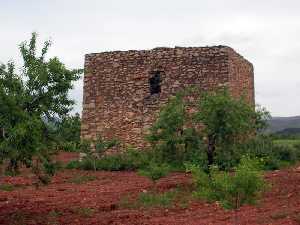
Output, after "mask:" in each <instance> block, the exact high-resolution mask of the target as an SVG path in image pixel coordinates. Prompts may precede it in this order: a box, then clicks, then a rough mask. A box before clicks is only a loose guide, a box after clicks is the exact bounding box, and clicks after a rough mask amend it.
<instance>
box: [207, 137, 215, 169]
mask: <svg viewBox="0 0 300 225" xmlns="http://www.w3.org/2000/svg"><path fill="white" fill-rule="evenodd" d="M215 145H216V140H215V138H214V137H213V136H212V135H211V136H208V146H207V160H208V167H210V166H211V165H213V164H214V153H215V149H216V146H215Z"/></svg>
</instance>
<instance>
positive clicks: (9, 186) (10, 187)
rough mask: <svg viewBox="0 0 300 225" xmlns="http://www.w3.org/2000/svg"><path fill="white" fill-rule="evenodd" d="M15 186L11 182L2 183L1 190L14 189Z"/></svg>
mask: <svg viewBox="0 0 300 225" xmlns="http://www.w3.org/2000/svg"><path fill="white" fill-rule="evenodd" d="M14 189H15V188H14V186H12V185H11V184H2V185H0V190H1V191H13V190H14Z"/></svg>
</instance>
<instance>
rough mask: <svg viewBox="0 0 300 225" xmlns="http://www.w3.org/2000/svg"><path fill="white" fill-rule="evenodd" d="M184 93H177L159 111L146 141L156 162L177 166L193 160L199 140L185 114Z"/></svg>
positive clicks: (188, 117) (187, 115)
mask: <svg viewBox="0 0 300 225" xmlns="http://www.w3.org/2000/svg"><path fill="white" fill-rule="evenodd" d="M184 96H185V93H184V92H182V93H178V94H177V95H176V96H174V97H172V98H171V99H170V100H169V102H168V103H167V104H166V105H165V106H164V107H163V108H162V109H161V111H160V113H159V116H158V118H157V120H156V121H155V123H154V124H153V125H152V127H151V128H150V132H149V134H148V135H147V136H146V139H147V140H148V141H149V142H150V143H151V145H152V147H153V149H154V150H155V152H156V154H155V156H156V161H158V162H166V163H170V164H177V165H179V166H180V164H182V163H183V162H184V161H186V160H187V161H188V160H190V159H191V158H194V156H195V155H194V154H193V153H194V151H195V150H196V151H199V146H200V145H201V140H200V138H199V134H198V133H197V131H196V129H194V127H193V124H191V123H190V122H191V121H190V116H189V114H188V113H187V105H186V103H185V101H184Z"/></svg>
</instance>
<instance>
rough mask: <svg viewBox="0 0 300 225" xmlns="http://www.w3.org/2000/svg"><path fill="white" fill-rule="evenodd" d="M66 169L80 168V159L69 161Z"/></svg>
mask: <svg viewBox="0 0 300 225" xmlns="http://www.w3.org/2000/svg"><path fill="white" fill-rule="evenodd" d="M65 168H66V169H79V168H80V162H79V161H78V160H72V161H70V162H68V164H67V165H66V167H65Z"/></svg>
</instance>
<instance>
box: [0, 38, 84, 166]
mask: <svg viewBox="0 0 300 225" xmlns="http://www.w3.org/2000/svg"><path fill="white" fill-rule="evenodd" d="M36 41H37V34H36V33H33V34H32V37H31V39H30V41H29V42H26V41H25V42H23V43H21V44H20V46H19V47H20V52H21V55H22V59H23V66H22V68H21V71H20V72H19V71H17V70H15V66H14V63H13V62H9V63H8V64H7V65H1V66H0V127H1V129H2V135H1V139H0V157H1V159H2V160H4V159H9V161H10V163H9V169H11V170H13V171H15V172H16V171H17V170H18V166H19V164H20V163H25V164H26V165H27V166H32V158H33V156H37V157H38V158H39V157H42V156H43V155H44V154H45V152H47V151H49V149H50V148H51V146H52V144H53V142H52V140H51V135H50V132H49V129H50V128H49V125H48V124H49V123H48V122H49V121H53V120H54V118H59V119H61V118H63V117H64V116H66V115H67V113H68V112H70V110H71V109H72V105H73V104H74V102H73V101H72V100H71V99H70V98H69V97H68V93H69V90H70V89H71V88H72V82H73V81H76V80H78V79H79V76H80V74H81V72H82V71H81V70H78V69H76V70H69V69H67V68H66V67H65V65H64V64H63V63H62V62H61V61H60V60H59V59H58V58H57V57H53V58H49V59H48V58H46V54H47V52H48V49H49V47H50V42H49V41H46V42H45V43H44V45H43V48H42V49H41V53H40V54H38V53H37V43H36Z"/></svg>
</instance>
